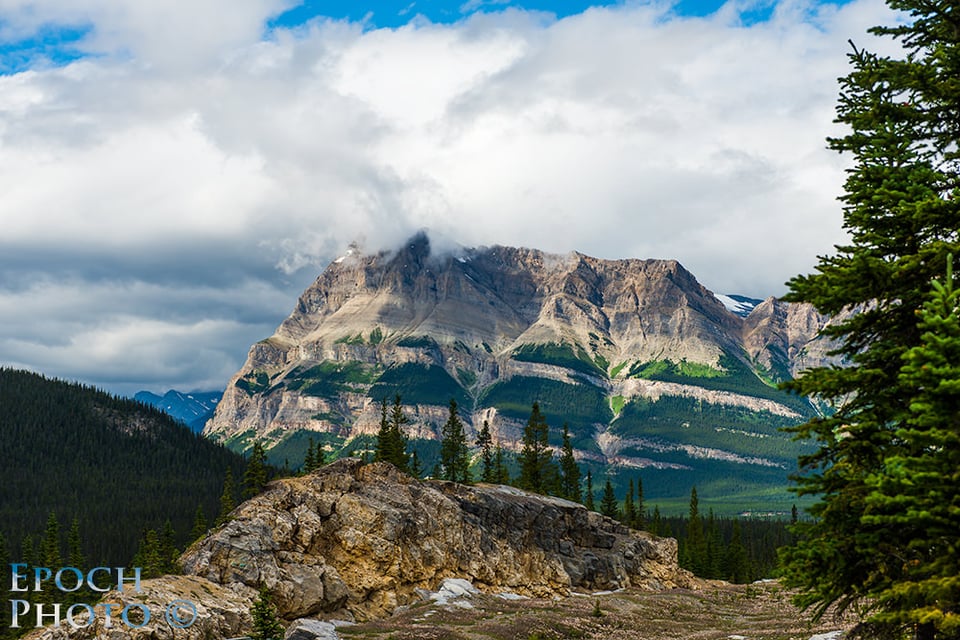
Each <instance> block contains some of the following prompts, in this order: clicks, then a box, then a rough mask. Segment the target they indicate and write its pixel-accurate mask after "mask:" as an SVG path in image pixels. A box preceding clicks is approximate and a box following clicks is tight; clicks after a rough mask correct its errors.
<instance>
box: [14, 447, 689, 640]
mask: <svg viewBox="0 0 960 640" xmlns="http://www.w3.org/2000/svg"><path fill="white" fill-rule="evenodd" d="M180 563H181V565H182V566H183V570H184V573H185V574H186V575H182V576H164V577H162V578H158V579H154V580H144V581H143V582H142V585H141V590H140V591H135V590H134V589H133V588H132V586H130V585H128V586H127V587H126V588H125V590H124V591H123V592H116V591H115V592H110V593H108V594H107V595H106V596H105V597H104V599H103V600H102V601H101V603H99V604H98V605H96V606H95V612H96V616H95V618H94V620H93V622H92V623H90V624H86V622H85V620H84V619H83V616H84V615H85V614H83V613H82V612H81V614H80V615H79V616H78V619H77V621H78V622H79V623H80V624H79V625H77V626H79V627H80V628H73V626H72V625H70V624H68V623H67V622H66V621H64V622H62V623H61V624H60V626H58V627H52V626H51V627H47V628H43V629H38V630H36V631H34V632H32V633H31V634H29V635H28V636H27V637H28V638H30V640H92V639H93V638H97V639H105V640H126V639H137V640H147V639H149V640H173V639H174V638H176V640H206V639H207V638H231V637H239V636H243V635H246V634H248V633H249V632H250V629H251V626H252V619H251V617H250V609H251V606H252V603H253V601H254V600H255V599H256V597H257V591H258V589H259V587H260V586H261V585H265V586H266V587H267V588H268V590H269V591H270V593H271V596H272V599H273V602H274V603H275V605H276V606H277V609H278V613H279V614H280V617H281V618H283V619H284V620H286V621H287V622H288V623H289V624H288V627H289V628H288V634H290V635H295V636H296V637H300V636H301V635H304V634H307V635H309V634H310V633H313V632H314V631H316V630H317V629H319V628H320V627H321V626H322V627H323V629H325V630H326V629H327V626H323V625H320V624H319V623H318V622H317V621H318V620H320V619H333V620H350V619H353V620H360V621H363V620H368V619H372V618H378V617H383V616H388V615H390V614H391V613H392V612H394V610H395V609H396V608H397V607H398V606H402V605H405V604H408V603H411V602H416V601H420V600H421V599H422V598H423V594H424V592H425V591H426V592H432V591H437V589H438V588H439V587H440V586H441V585H443V584H447V585H449V584H457V585H467V583H466V582H464V581H469V583H472V585H473V587H471V588H476V589H479V590H480V591H484V592H489V593H504V592H509V593H512V594H519V595H528V596H541V597H543V596H554V595H568V594H570V593H571V591H574V590H607V589H617V588H621V587H630V586H633V587H639V588H645V589H651V590H660V589H666V588H672V587H687V588H696V587H698V585H699V583H698V582H697V580H696V579H695V578H693V576H691V574H689V573H688V572H687V571H685V570H683V569H680V568H679V566H678V565H677V543H676V541H675V540H673V539H667V538H656V537H653V536H651V535H649V534H646V533H643V532H638V531H632V530H629V529H627V528H625V527H623V526H622V525H620V524H619V523H618V522H616V521H614V520H611V519H609V518H605V517H603V516H601V515H599V514H597V513H592V512H588V511H587V510H586V508H584V507H583V506H582V505H579V504H575V503H572V502H568V501H566V500H560V499H557V498H548V497H543V496H538V495H534V494H529V493H526V492H524V491H520V490H517V489H513V488H510V487H504V486H494V485H480V486H463V485H458V484H454V483H450V482H441V481H420V480H415V479H414V478H412V477H410V476H407V475H405V474H402V473H400V472H399V471H397V470H396V468H394V467H393V466H391V465H389V464H386V463H375V464H370V465H363V464H362V462H361V461H360V460H358V459H355V458H354V459H342V460H338V461H337V462H334V463H332V464H329V465H327V466H326V467H323V468H322V469H320V470H318V471H316V472H314V473H313V474H309V475H307V476H303V477H299V478H284V479H281V480H277V481H275V482H272V483H271V484H270V485H268V487H267V490H266V491H265V492H263V493H261V494H260V495H258V496H256V497H254V498H252V499H250V500H248V501H247V502H244V503H243V504H242V505H240V506H239V507H238V508H237V509H236V510H235V511H234V512H233V513H232V517H231V520H230V522H228V523H226V524H224V525H223V526H221V527H219V528H218V529H216V530H215V531H213V532H212V533H210V534H209V535H208V536H207V537H206V538H204V539H202V540H200V541H199V542H197V543H195V544H194V545H193V546H192V547H190V549H188V550H187V551H186V552H185V553H184V554H183V556H181V558H180ZM451 578H456V579H458V580H450V579H451ZM467 586H469V585H467ZM178 601H188V602H189V604H188V605H186V607H187V610H185V609H184V608H182V607H181V608H179V609H178V608H176V607H174V608H173V609H170V607H171V606H172V605H174V604H175V603H177V602H178ZM105 604H109V605H111V606H112V607H113V614H112V619H111V622H107V619H106V617H105V616H104V615H103V613H102V612H103V609H104V605H105ZM128 605H129V606H131V607H132V609H131V613H130V614H129V615H128V619H129V620H130V622H131V623H132V625H131V624H126V623H124V622H123V621H121V620H120V612H121V610H122V609H123V608H124V607H125V606H128ZM143 608H146V609H149V611H150V614H151V615H150V617H149V620H144V619H143V616H142V615H140V614H139V613H138V611H137V610H138V609H141V610H142V609H143ZM168 610H169V611H171V613H172V614H175V615H178V616H180V618H179V619H180V620H181V621H182V620H183V619H187V618H189V620H190V622H191V624H189V625H187V626H183V627H182V628H180V627H177V626H176V625H175V624H173V623H176V622H177V620H178V618H172V620H173V623H171V618H170V617H168V616H167V615H166V612H167V611H168ZM304 619H306V621H304ZM297 634H299V635H297Z"/></svg>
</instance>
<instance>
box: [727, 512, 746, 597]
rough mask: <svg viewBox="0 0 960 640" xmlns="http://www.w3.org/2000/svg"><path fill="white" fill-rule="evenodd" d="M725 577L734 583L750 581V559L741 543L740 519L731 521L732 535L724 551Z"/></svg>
mask: <svg viewBox="0 0 960 640" xmlns="http://www.w3.org/2000/svg"><path fill="white" fill-rule="evenodd" d="M725 566H726V574H727V575H726V579H727V580H729V581H730V582H732V583H734V584H745V583H747V582H750V577H751V576H750V559H749V556H748V555H747V548H746V547H745V546H744V545H743V533H742V531H741V527H740V521H739V520H734V521H733V535H732V537H731V540H730V544H729V545H728V546H727V553H726V561H725Z"/></svg>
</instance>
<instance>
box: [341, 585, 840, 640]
mask: <svg viewBox="0 0 960 640" xmlns="http://www.w3.org/2000/svg"><path fill="white" fill-rule="evenodd" d="M598 606H599V611H598V610H597V609H598ZM597 614H599V615H597ZM851 626H852V622H851V621H849V620H847V621H843V620H836V619H833V618H830V619H827V618H825V619H824V620H821V622H820V623H818V624H812V623H810V621H809V616H807V615H804V614H803V613H802V612H801V611H798V610H797V609H796V608H795V607H794V606H793V605H792V604H791V602H790V594H789V593H788V592H786V591H784V589H783V588H782V587H780V585H778V584H777V583H776V582H763V583H756V584H752V585H728V584H724V583H710V584H708V585H706V586H705V587H704V588H703V589H702V590H699V591H690V590H671V591H659V592H650V591H639V590H632V589H628V590H623V591H619V592H616V593H606V594H597V595H587V596H579V595H578V596H571V597H569V598H564V599H560V600H538V599H523V600H506V599H503V598H500V597H496V596H490V595H473V596H465V597H461V598H456V599H453V600H451V601H449V602H448V603H446V604H438V603H435V602H424V603H422V604H416V605H413V606H411V607H408V608H405V609H403V610H401V611H398V612H397V613H396V614H394V615H393V616H392V617H390V618H388V619H385V620H378V621H375V622H368V623H365V624H361V625H355V626H350V627H341V628H340V629H338V633H339V634H340V637H341V638H344V639H345V640H347V639H353V638H365V639H370V640H480V639H483V640H490V639H496V640H561V639H565V638H582V639H585V640H593V639H596V640H621V639H623V640H627V639H629V640H667V639H672V638H678V639H679V638H683V639H685V640H811V639H812V638H814V637H817V636H819V640H828V639H829V640H839V638H840V634H839V633H836V632H838V631H841V630H844V629H848V628H850V627H851Z"/></svg>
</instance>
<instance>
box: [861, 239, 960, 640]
mask: <svg viewBox="0 0 960 640" xmlns="http://www.w3.org/2000/svg"><path fill="white" fill-rule="evenodd" d="M919 327H920V330H921V332H922V335H921V339H920V344H918V345H917V346H915V347H913V348H912V349H910V350H909V351H907V352H906V353H905V354H904V356H903V366H902V368H901V372H900V379H899V380H900V389H901V392H902V393H903V395H904V397H906V398H908V399H909V410H908V415H907V416H906V417H905V420H904V421H903V422H902V423H901V426H900V428H899V429H898V430H897V432H896V438H897V440H898V443H899V444H898V446H897V449H896V452H895V453H894V454H893V455H890V456H888V457H887V459H886V460H885V461H884V465H883V467H882V469H880V470H879V471H877V472H876V473H874V474H872V475H870V476H869V477H868V478H867V481H866V484H867V486H868V487H869V489H870V490H871V493H870V494H869V495H868V496H867V498H866V506H867V511H866V513H865V514H864V515H863V517H862V518H861V522H862V523H863V524H864V525H865V526H868V527H870V528H871V530H876V531H879V532H883V533H882V535H883V538H882V544H883V547H882V549H883V550H884V551H885V552H887V553H891V554H895V555H896V557H897V562H896V563H891V565H892V566H888V573H887V575H886V576H884V577H883V579H877V580H875V581H874V583H873V585H872V588H871V591H870V592H869V597H871V598H872V599H873V600H874V603H875V607H876V609H878V613H877V614H876V615H875V616H873V619H872V623H874V624H879V625H881V626H893V627H901V626H914V625H916V626H918V635H923V636H927V637H935V636H936V637H947V638H957V637H960V579H958V576H960V554H958V549H960V289H956V288H955V287H954V282H953V265H952V256H951V257H949V258H948V261H947V275H946V279H945V281H944V282H943V283H941V282H936V281H935V282H934V283H933V291H932V292H931V295H930V299H929V300H928V301H927V302H926V304H925V305H924V307H923V310H922V312H921V314H920V322H919Z"/></svg>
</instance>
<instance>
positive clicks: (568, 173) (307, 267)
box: [0, 0, 892, 391]
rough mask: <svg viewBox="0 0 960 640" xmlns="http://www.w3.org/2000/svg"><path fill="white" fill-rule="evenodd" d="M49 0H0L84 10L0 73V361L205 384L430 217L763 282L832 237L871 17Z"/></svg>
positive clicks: (827, 12) (764, 291) (125, 384)
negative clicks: (456, 12) (43, 49)
mask: <svg viewBox="0 0 960 640" xmlns="http://www.w3.org/2000/svg"><path fill="white" fill-rule="evenodd" d="M63 5H64V3H59V2H52V1H50V2H30V3H28V2H25V1H17V0H0V11H2V12H3V13H4V15H5V18H6V17H7V16H9V18H8V19H6V22H5V27H4V28H5V29H6V30H7V32H8V36H9V33H11V32H13V31H16V32H19V33H30V32H31V29H33V30H36V29H38V28H39V27H40V26H41V25H43V24H49V23H59V24H77V25H84V24H86V25H89V32H88V33H87V35H85V36H84V38H83V39H82V41H81V46H82V48H83V49H84V50H85V51H88V52H95V53H97V54H98V55H97V56H94V57H86V58H83V59H81V60H79V61H77V62H74V63H72V64H70V65H67V66H62V67H59V68H49V69H40V68H37V69H33V70H29V71H25V72H22V73H17V74H13V75H6V76H0V175H3V176H4V179H3V181H2V182H0V220H2V224H3V229H4V232H3V235H2V236H0V317H2V320H3V325H2V326H4V327H5V329H6V331H4V332H3V333H2V334H0V362H7V363H16V364H18V365H22V366H29V367H31V368H35V369H41V370H43V371H45V372H46V373H49V374H52V375H64V376H69V377H75V378H79V379H82V380H84V381H87V382H92V383H94V384H100V385H102V386H108V387H109V388H112V389H121V388H122V389H124V390H125V391H127V390H136V388H140V387H147V388H151V389H154V390H160V391H162V390H164V387H166V386H179V387H181V388H183V387H201V386H214V387H215V386H222V384H223V383H225V381H226V378H227V377H228V376H229V375H230V373H232V372H233V371H234V370H236V369H237V368H238V367H239V365H240V363H241V361H242V359H243V357H244V356H245V353H246V350H247V348H248V347H249V345H250V344H251V343H252V342H253V341H255V340H256V339H259V338H263V337H266V336H267V335H269V334H270V333H271V332H272V331H273V329H274V327H275V326H276V325H277V324H278V323H279V322H280V321H281V320H282V318H283V317H284V316H285V315H286V314H287V313H288V311H289V310H290V309H291V308H292V307H293V304H294V301H295V299H296V296H297V295H298V294H299V293H300V291H301V290H302V289H303V287H305V286H306V285H307V284H308V283H309V282H310V280H312V279H313V278H314V277H315V276H316V275H317V273H318V272H319V271H320V270H321V269H322V268H323V267H324V266H325V265H326V264H327V263H328V262H329V260H331V259H332V258H334V257H336V255H337V254H338V252H340V251H342V250H343V248H344V247H346V245H347V244H348V243H349V242H351V241H353V240H356V239H358V238H363V239H364V242H365V246H366V247H367V249H369V250H376V249H379V248H387V247H390V246H392V245H395V244H397V243H398V242H399V241H401V240H402V239H403V238H405V237H407V236H408V235H410V234H411V233H413V232H414V231H415V230H417V229H419V228H422V227H428V228H430V229H432V230H434V231H435V232H437V233H439V234H442V235H443V236H444V237H445V238H448V239H450V242H459V243H460V244H462V245H467V246H470V245H478V244H493V243H500V244H510V245H523V246H533V247H538V248H542V249H545V250H550V251H558V252H565V251H570V250H580V251H583V252H585V253H589V254H592V255H597V256H601V257H608V258H622V257H641V258H642V257H664V258H676V259H679V260H680V261H681V262H682V263H683V264H685V265H686V266H687V267H688V268H690V269H691V270H692V271H693V272H694V273H695V274H696V275H697V276H698V277H699V278H700V279H701V281H702V282H703V283H704V284H705V285H706V286H707V287H709V288H711V289H713V290H716V291H718V292H725V293H743V294H747V295H753V296H758V297H759V296H764V295H768V294H779V293H782V292H783V282H784V281H785V280H786V279H787V278H789V277H791V276H792V275H794V274H796V273H799V272H805V271H808V270H809V269H810V268H811V267H812V265H813V264H814V262H815V256H816V255H817V254H821V253H825V252H829V251H830V250H831V247H832V245H833V244H835V243H837V242H840V241H842V240H843V235H842V232H841V213H840V208H839V205H838V204H837V203H836V201H835V198H836V196H837V195H838V194H839V193H840V189H841V184H842V180H843V168H844V166H845V163H846V162H847V159H845V158H843V157H840V156H837V155H836V154H834V153H832V152H829V151H827V150H826V148H825V142H824V138H825V136H827V135H831V134H832V135H836V134H837V133H838V129H837V128H836V125H833V124H832V123H831V120H832V118H833V108H834V104H835V100H836V93H837V85H836V82H835V79H836V78H837V77H838V76H841V75H843V74H844V73H845V72H846V69H847V67H846V64H847V61H846V57H845V53H846V51H847V47H848V45H847V44H846V41H847V39H848V38H851V37H852V38H855V39H856V40H857V42H858V45H860V46H862V45H864V44H870V45H871V46H873V44H874V43H873V41H872V39H871V38H868V37H867V36H865V35H864V33H865V30H866V28H867V27H869V26H872V25H874V24H879V23H884V22H889V21H890V20H891V19H892V17H891V15H890V14H889V13H888V10H887V9H886V8H885V6H884V4H883V3H882V2H880V1H879V0H859V1H854V2H851V3H849V4H847V5H843V6H842V7H834V6H832V5H819V6H818V5H808V4H805V3H801V2H782V3H780V4H778V5H777V8H776V9H775V10H774V13H773V16H772V17H771V19H770V20H768V21H765V22H760V23H757V24H754V25H751V26H749V27H747V26H744V25H743V24H742V23H741V22H740V18H739V14H738V13H737V11H735V10H734V5H732V4H729V5H727V7H726V8H725V9H723V10H721V11H719V12H718V13H717V14H714V15H713V16H710V17H707V18H680V17H677V16H673V15H671V14H670V13H669V8H668V7H667V6H666V5H658V4H625V5H618V6H616V7H611V8H593V9H589V10H587V11H586V12H584V13H582V14H579V15H574V16H570V17H567V18H564V19H561V20H556V19H554V18H553V17H551V16H549V15H546V14H542V13H536V12H526V11H521V10H517V9H512V8H508V9H505V10H503V11H501V12H498V13H477V14H474V15H472V16H470V17H468V18H466V19H464V20H462V21H460V22H457V23H455V24H444V25H441V24H432V23H430V22H428V21H426V20H424V19H422V18H420V19H417V20H415V21H413V22H412V23H411V24H408V25H406V26H404V27H401V28H397V29H378V30H373V29H365V28H364V26H363V25H359V24H355V23H349V22H342V21H341V22H338V21H331V20H314V21H313V22H310V23H308V24H306V25H302V26H299V27H296V28H292V29H275V30H274V31H272V32H270V33H269V34H267V36H266V37H264V34H263V24H264V22H265V20H266V19H267V18H269V17H270V16H271V15H276V14H277V13H278V12H280V11H282V10H283V9H284V8H285V7H287V6H289V3H286V2H281V1H280V0H277V1H274V0H248V1H246V2H237V1H236V0H230V1H229V2H228V1H227V0H208V1H206V2H198V3H192V4H191V10H190V11H189V12H185V11H183V10H182V9H181V10H177V11H174V10H173V9H171V8H170V6H171V5H169V3H160V2H153V1H146V0H145V1H144V2H140V3H133V4H131V3H119V4H118V3H115V2H107V1H106V0H78V1H77V2H74V3H69V4H67V5H66V6H63ZM128 5H129V6H128ZM212 25H216V28H213V27H212ZM877 46H888V45H877ZM217 381H219V383H218V382H217Z"/></svg>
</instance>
